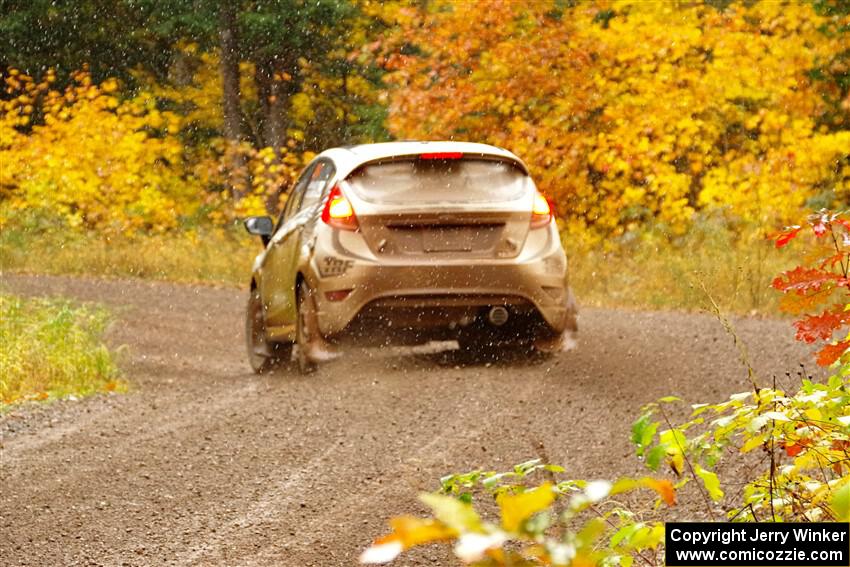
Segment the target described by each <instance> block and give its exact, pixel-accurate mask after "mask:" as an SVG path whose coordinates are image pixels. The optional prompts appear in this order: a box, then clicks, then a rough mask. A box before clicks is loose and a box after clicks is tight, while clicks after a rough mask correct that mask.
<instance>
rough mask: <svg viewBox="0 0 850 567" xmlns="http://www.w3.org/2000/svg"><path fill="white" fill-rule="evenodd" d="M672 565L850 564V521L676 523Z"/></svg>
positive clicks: (671, 527) (669, 556) (668, 550)
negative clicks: (848, 522)
mask: <svg viewBox="0 0 850 567" xmlns="http://www.w3.org/2000/svg"><path fill="white" fill-rule="evenodd" d="M665 528H666V530H665V535H664V541H665V562H666V564H667V565H668V566H669V567H703V566H705V567H711V566H714V565H725V566H729V567H750V566H753V567H781V566H788V567H791V566H800V567H848V565H850V524H846V523H826V522H812V523H788V524H773V523H723V524H719V523H710V522H671V523H668V524H666V526H665Z"/></svg>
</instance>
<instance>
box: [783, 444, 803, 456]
mask: <svg viewBox="0 0 850 567" xmlns="http://www.w3.org/2000/svg"><path fill="white" fill-rule="evenodd" d="M784 448H785V453H786V454H787V455H788V456H789V457H796V456H797V455H799V454H800V453H802V452H803V446H802V445H800V444H797V443H785V445H784Z"/></svg>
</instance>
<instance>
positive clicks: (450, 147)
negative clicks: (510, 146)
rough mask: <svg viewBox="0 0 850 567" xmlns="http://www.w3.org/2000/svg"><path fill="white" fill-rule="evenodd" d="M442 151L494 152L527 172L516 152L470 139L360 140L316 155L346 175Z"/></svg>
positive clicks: (490, 154) (477, 153)
mask: <svg viewBox="0 0 850 567" xmlns="http://www.w3.org/2000/svg"><path fill="white" fill-rule="evenodd" d="M443 152H460V153H463V154H464V155H485V156H495V157H502V158H505V159H508V160H510V161H513V162H516V163H517V164H519V165H520V166H521V167H522V168H523V170H525V171H526V172H528V167H527V166H526V165H525V163H524V162H523V161H522V160H521V159H519V158H518V157H517V156H516V155H514V154H513V153H511V152H509V151H508V150H505V149H502V148H498V147H496V146H491V145H489V144H477V143H473V142H451V141H437V142H423V141H404V142H382V143H377V144H360V145H357V146H346V147H341V148H331V149H328V150H325V151H323V152H322V153H321V154H319V156H318V157H327V158H331V159H332V160H333V161H334V163H335V164H336V165H337V167H338V168H340V169H341V170H345V171H339V173H340V174H342V175H348V173H349V172H351V171H353V170H354V169H355V168H357V167H359V166H360V165H362V164H364V163H367V162H370V161H376V160H381V159H385V158H391V157H398V156H408V155H412V156H416V155H420V154H424V153H443Z"/></svg>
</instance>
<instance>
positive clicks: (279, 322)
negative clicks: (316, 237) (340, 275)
mask: <svg viewBox="0 0 850 567" xmlns="http://www.w3.org/2000/svg"><path fill="white" fill-rule="evenodd" d="M333 173H334V167H333V164H332V163H330V162H329V161H328V160H319V161H317V162H316V163H314V164H313V165H311V166H310V167H309V168H308V169H307V170H305V171H304V173H303V174H302V175H301V177H300V178H299V179H298V182H297V183H296V184H295V187H294V188H293V190H292V194H291V195H290V197H289V199H290V200H292V201H291V202H287V206H286V209H285V210H284V215H283V217H282V218H281V221H280V223H279V226H278V228H277V230H276V231H275V233H274V235H273V236H272V238H271V241H270V242H269V249H268V251H267V252H266V258H265V264H264V266H263V268H264V272H265V273H264V276H263V283H264V287H265V288H266V289H265V290H261V294H262V295H263V302H264V304H265V306H266V325H268V326H269V327H277V328H281V329H282V330H284V329H285V330H289V331H292V332H294V325H295V319H296V317H297V308H296V303H295V281H296V276H297V274H298V266H299V259H300V257H301V255H302V254H303V253H305V251H303V250H302V246H303V245H305V244H309V240H310V237H311V235H312V229H313V226H314V222H315V219H316V217H317V215H316V211H317V209H318V206H319V204H320V202H321V200H322V196H323V195H324V192H325V188H326V186H327V184H328V181H329V180H330V179H331V177H332V176H333Z"/></svg>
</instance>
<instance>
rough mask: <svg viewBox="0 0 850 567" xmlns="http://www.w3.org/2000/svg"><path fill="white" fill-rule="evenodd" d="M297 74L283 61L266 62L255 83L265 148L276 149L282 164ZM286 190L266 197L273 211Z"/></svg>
mask: <svg viewBox="0 0 850 567" xmlns="http://www.w3.org/2000/svg"><path fill="white" fill-rule="evenodd" d="M294 75H295V69H294V68H293V67H290V68H287V65H286V64H284V63H283V62H281V61H280V60H270V61H264V62H263V63H261V64H258V65H257V66H256V74H255V76H254V81H255V83H256V85H257V95H258V97H259V99H260V113H261V121H260V132H261V133H262V145H263V146H265V147H271V148H272V149H273V150H274V155H275V163H280V161H281V157H282V155H283V149H284V146H285V145H286V127H287V103H288V102H289V98H290V97H291V96H292V95H293V94H294V93H295V91H296V89H297V83H296V82H295V81H294V80H293V78H292V77H293V76H294ZM285 77H287V78H285ZM286 189H287V187H283V186H281V187H278V188H277V189H276V190H275V191H273V192H271V193H270V194H269V195H267V196H266V209H268V211H269V212H274V211H276V210H277V208H278V206H279V204H280V196H281V194H282V193H283V192H284V191H286Z"/></svg>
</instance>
